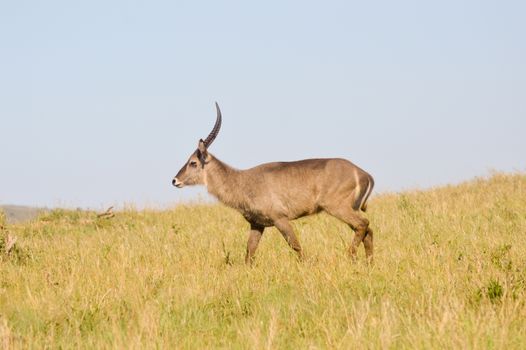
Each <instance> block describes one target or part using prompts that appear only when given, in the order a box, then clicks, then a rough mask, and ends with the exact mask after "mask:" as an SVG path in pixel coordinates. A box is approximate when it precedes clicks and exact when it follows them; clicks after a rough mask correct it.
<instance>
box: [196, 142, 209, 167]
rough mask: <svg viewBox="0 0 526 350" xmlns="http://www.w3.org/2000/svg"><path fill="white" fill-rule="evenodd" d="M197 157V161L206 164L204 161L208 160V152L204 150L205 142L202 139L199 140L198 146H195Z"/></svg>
mask: <svg viewBox="0 0 526 350" xmlns="http://www.w3.org/2000/svg"><path fill="white" fill-rule="evenodd" d="M197 156H198V157H199V160H200V161H201V163H202V164H204V163H206V159H207V158H208V151H207V150H206V146H205V142H204V141H203V139H201V140H199V144H198V145H197Z"/></svg>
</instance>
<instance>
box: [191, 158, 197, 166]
mask: <svg viewBox="0 0 526 350" xmlns="http://www.w3.org/2000/svg"><path fill="white" fill-rule="evenodd" d="M190 166H191V167H192V168H195V167H196V166H197V162H196V161H195V160H192V161H191V162H190Z"/></svg>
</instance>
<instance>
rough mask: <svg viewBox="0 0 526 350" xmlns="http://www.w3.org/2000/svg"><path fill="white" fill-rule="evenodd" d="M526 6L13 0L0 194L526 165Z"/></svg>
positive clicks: (416, 179) (169, 190) (475, 172)
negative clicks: (322, 162)
mask: <svg viewBox="0 0 526 350" xmlns="http://www.w3.org/2000/svg"><path fill="white" fill-rule="evenodd" d="M525 18H526V2H524V1H459V0H456V1H435V2H429V1H359V2H358V1H317V2H312V1H261V2H249V1H166V2H159V1H85V2H76V1H2V2H0V131H1V134H0V149H1V150H2V155H3V156H2V159H1V163H0V203H3V204H8V203H10V204H26V205H40V206H57V205H62V206H67V207H76V206H82V207H93V208H101V207H105V206H108V205H113V204H117V205H120V204H122V203H125V202H127V203H136V204H137V205H138V206H144V205H148V206H164V205H167V204H170V203H174V202H177V201H180V200H188V199H192V198H196V197H197V196H199V195H200V194H203V193H205V191H204V190H203V189H200V190H199V189H197V190H196V189H194V190H192V189H188V188H185V189H182V190H178V189H175V188H173V187H172V186H171V179H172V177H173V176H174V175H175V173H176V172H177V171H178V170H179V168H180V167H181V165H182V164H183V163H184V162H185V161H186V159H187V157H188V155H189V154H190V153H191V152H192V151H193V150H194V149H195V147H196V145H197V140H198V139H199V138H201V137H205V136H206V135H207V133H208V132H209V130H210V128H211V127H212V125H213V123H214V118H215V110H214V105H213V102H214V101H216V100H217V101H218V102H219V104H220V106H221V108H222V111H223V118H224V119H223V128H222V130H221V133H220V135H219V137H218V138H217V140H216V141H215V143H214V144H213V146H212V147H211V149H210V151H211V152H212V153H213V154H215V155H216V156H217V157H218V158H220V159H222V160H223V161H226V162H227V163H229V164H230V165H232V166H235V167H237V168H247V167H250V166H254V165H257V164H258V163H262V162H269V161H275V160H296V159H303V158H314V157H344V158H348V159H350V160H352V161H353V162H355V163H356V164H358V165H360V166H361V167H363V168H364V169H366V170H368V171H369V172H370V173H371V174H372V175H373V176H374V177H375V178H376V184H377V186H376V189H377V192H383V191H397V190H400V189H406V188H415V187H428V186H434V185H440V184H444V183H449V182H458V181H462V180H465V179H469V178H471V177H473V176H480V175H487V174H488V171H489V170H490V169H496V170H502V171H513V170H525V169H526V157H525V154H526V136H525V132H526V20H525Z"/></svg>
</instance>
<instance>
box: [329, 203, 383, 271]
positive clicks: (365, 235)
mask: <svg viewBox="0 0 526 350" xmlns="http://www.w3.org/2000/svg"><path fill="white" fill-rule="evenodd" d="M326 211H327V212H328V213H329V214H330V215H332V216H334V217H336V218H338V219H340V220H342V221H343V222H345V223H346V224H347V225H349V227H350V228H351V229H352V230H353V231H354V238H353V241H352V243H351V246H350V248H349V252H350V254H351V257H352V258H353V259H356V254H357V252H358V247H359V246H360V243H362V242H363V245H364V247H365V256H366V257H367V260H368V261H372V259H373V230H371V229H370V228H369V220H367V219H366V218H364V217H363V216H362V214H360V212H359V211H357V210H353V209H347V208H345V209H344V208H342V207H339V208H337V209H334V208H332V209H326Z"/></svg>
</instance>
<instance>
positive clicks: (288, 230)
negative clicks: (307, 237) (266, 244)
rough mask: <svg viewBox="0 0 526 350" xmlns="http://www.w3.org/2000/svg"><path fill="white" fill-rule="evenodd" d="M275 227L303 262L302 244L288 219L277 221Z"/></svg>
mask: <svg viewBox="0 0 526 350" xmlns="http://www.w3.org/2000/svg"><path fill="white" fill-rule="evenodd" d="M274 226H275V227H276V228H277V229H278V231H279V232H281V234H282V235H283V238H285V240H286V241H287V243H288V244H289V246H290V247H291V248H292V249H293V250H294V251H295V252H296V254H298V259H299V260H300V261H301V260H303V253H302V250H301V246H300V242H299V241H298V238H297V237H296V234H295V233H294V229H293V228H292V226H291V225H290V222H289V221H288V220H287V219H281V220H276V221H275V222H274Z"/></svg>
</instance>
